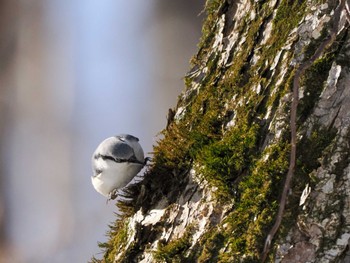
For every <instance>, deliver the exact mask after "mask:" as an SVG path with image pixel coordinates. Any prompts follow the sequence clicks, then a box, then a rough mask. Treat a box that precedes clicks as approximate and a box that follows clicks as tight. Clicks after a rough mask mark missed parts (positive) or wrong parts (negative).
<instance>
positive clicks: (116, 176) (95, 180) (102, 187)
mask: <svg viewBox="0 0 350 263" xmlns="http://www.w3.org/2000/svg"><path fill="white" fill-rule="evenodd" d="M99 166H100V167H101V168H102V167H103V168H104V169H101V170H102V171H103V172H102V173H100V174H98V175H97V176H95V177H91V181H92V184H93V186H94V187H95V189H96V191H97V192H99V193H100V194H102V195H104V196H106V197H108V195H109V194H110V192H112V191H113V190H114V189H120V188H123V187H124V186H126V185H127V184H128V183H129V182H130V181H131V180H132V179H133V178H134V177H135V176H136V175H137V174H138V172H140V171H141V169H142V167H143V165H141V164H137V163H127V162H124V163H116V162H113V161H111V160H102V159H100V160H99Z"/></svg>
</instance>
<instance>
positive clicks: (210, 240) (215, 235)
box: [197, 231, 225, 263]
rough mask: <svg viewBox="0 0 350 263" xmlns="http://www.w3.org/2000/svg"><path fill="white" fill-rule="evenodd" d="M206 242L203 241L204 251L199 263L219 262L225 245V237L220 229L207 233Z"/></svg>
mask: <svg viewBox="0 0 350 263" xmlns="http://www.w3.org/2000/svg"><path fill="white" fill-rule="evenodd" d="M206 236H207V237H205V242H204V243H202V245H201V246H202V247H203V249H202V251H201V254H200V256H199V257H198V260H197V262H198V263H210V262H217V261H218V256H219V254H220V249H221V248H222V247H223V246H224V244H225V243H224V242H225V237H224V235H223V234H222V233H221V232H220V231H209V232H208V233H206Z"/></svg>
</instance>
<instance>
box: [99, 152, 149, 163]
mask: <svg viewBox="0 0 350 263" xmlns="http://www.w3.org/2000/svg"><path fill="white" fill-rule="evenodd" d="M94 158H95V159H98V158H102V160H111V161H113V162H116V163H138V164H144V163H143V162H140V161H138V160H137V159H135V158H130V159H129V160H127V159H121V158H113V157H112V156H107V155H102V154H97V155H95V156H94Z"/></svg>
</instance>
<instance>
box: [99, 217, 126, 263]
mask: <svg viewBox="0 0 350 263" xmlns="http://www.w3.org/2000/svg"><path fill="white" fill-rule="evenodd" d="M109 227H110V231H109V232H108V233H107V236H108V237H109V240H108V241H107V242H105V243H99V244H98V246H99V247H100V248H101V249H102V251H103V253H104V255H103V259H102V260H97V259H96V258H92V262H93V263H95V262H99V263H109V262H114V259H115V256H116V254H117V253H119V252H120V251H123V248H124V247H125V245H126V241H127V238H128V236H129V235H130V233H128V221H127V220H120V219H118V220H116V222H115V223H114V225H110V226H109Z"/></svg>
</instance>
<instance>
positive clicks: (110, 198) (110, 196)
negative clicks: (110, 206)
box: [107, 189, 118, 203]
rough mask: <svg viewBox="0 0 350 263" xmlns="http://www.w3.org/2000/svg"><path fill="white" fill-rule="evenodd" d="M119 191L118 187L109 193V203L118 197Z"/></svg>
mask: <svg viewBox="0 0 350 263" xmlns="http://www.w3.org/2000/svg"><path fill="white" fill-rule="evenodd" d="M117 191H118V190H117V189H114V190H112V191H111V192H110V193H109V195H108V199H107V203H108V202H109V201H110V200H114V199H116V198H117V196H118V193H117Z"/></svg>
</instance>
